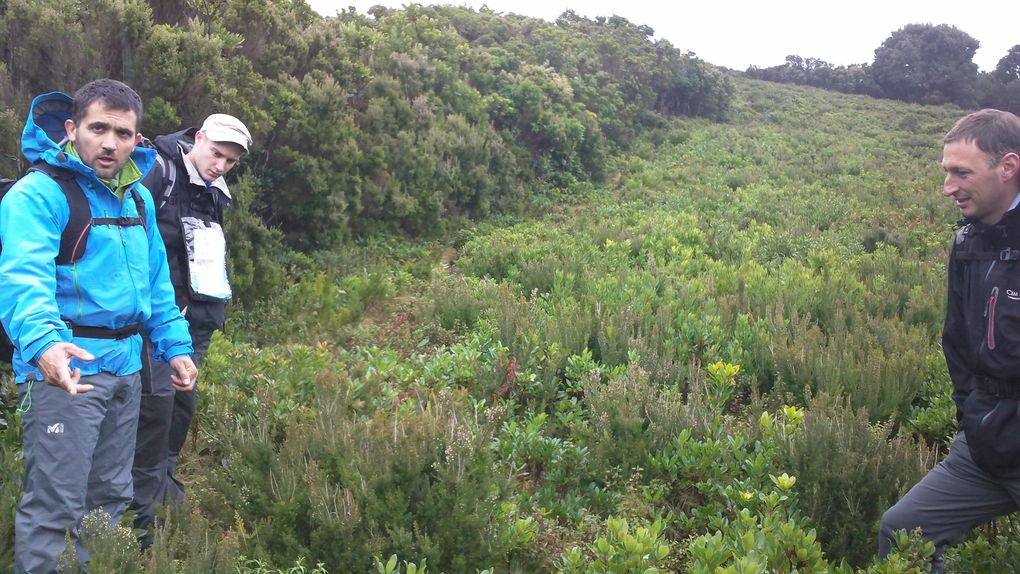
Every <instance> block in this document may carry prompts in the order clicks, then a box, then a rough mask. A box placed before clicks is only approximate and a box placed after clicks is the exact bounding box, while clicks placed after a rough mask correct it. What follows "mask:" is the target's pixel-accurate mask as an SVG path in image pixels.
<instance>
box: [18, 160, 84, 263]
mask: <svg viewBox="0 0 1020 574" xmlns="http://www.w3.org/2000/svg"><path fill="white" fill-rule="evenodd" d="M28 171H38V172H41V173H44V174H46V175H48V176H49V177H50V178H51V179H52V180H53V181H55V182H57V184H58V185H59V186H60V190H61V191H63V192H64V197H66V198H67V206H68V207H69V208H70V216H69V217H68V219H67V225H66V226H64V230H63V231H62V232H61V234H60V251H59V252H58V253H57V264H60V265H63V264H67V263H70V262H72V261H77V260H78V259H80V258H81V256H82V254H84V253H85V242H86V241H87V240H88V234H89V229H90V228H91V227H92V209H91V208H89V200H88V198H87V197H85V191H84V190H83V189H82V188H81V186H80V185H78V182H77V181H75V179H74V173H72V172H71V171H70V170H66V169H62V168H59V167H56V166H53V165H50V164H48V163H45V162H43V163H37V164H35V165H33V166H31V167H29V168H28Z"/></svg>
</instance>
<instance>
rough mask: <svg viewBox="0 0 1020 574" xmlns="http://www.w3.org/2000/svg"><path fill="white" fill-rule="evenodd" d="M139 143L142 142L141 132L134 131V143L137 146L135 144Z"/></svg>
mask: <svg viewBox="0 0 1020 574" xmlns="http://www.w3.org/2000/svg"><path fill="white" fill-rule="evenodd" d="M141 143H142V132H135V145H136V146H137V145H140V144H141Z"/></svg>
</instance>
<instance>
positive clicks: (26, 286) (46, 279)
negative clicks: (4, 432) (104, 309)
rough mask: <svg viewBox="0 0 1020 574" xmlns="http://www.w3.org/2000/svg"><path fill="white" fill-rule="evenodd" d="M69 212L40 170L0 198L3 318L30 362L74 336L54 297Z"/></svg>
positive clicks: (0, 301) (56, 186)
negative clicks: (1, 199)
mask: <svg viewBox="0 0 1020 574" xmlns="http://www.w3.org/2000/svg"><path fill="white" fill-rule="evenodd" d="M69 217H70V207H69V206H68V205H67V199H66V198H65V197H64V194H63V192H62V191H61V190H60V186H59V184H57V183H56V182H54V181H53V180H52V179H50V178H49V177H48V176H46V175H44V174H42V173H36V172H33V173H29V174H28V175H26V176H25V177H24V178H22V179H21V180H20V181H19V182H18V183H17V184H15V185H14V187H13V188H12V189H11V190H10V191H9V192H8V193H7V195H6V196H4V198H3V202H0V241H2V244H3V251H2V252H0V320H2V321H3V325H4V328H5V329H6V330H7V333H8V334H9V335H10V336H11V340H12V341H13V342H14V344H15V346H16V347H17V348H18V349H19V350H20V352H21V357H22V360H24V361H25V362H27V363H31V364H32V365H35V364H36V363H37V361H38V358H39V357H40V356H41V355H42V354H43V352H45V351H46V350H47V349H49V348H50V347H51V346H53V345H54V344H55V343H58V342H61V341H65V342H70V341H71V339H72V338H73V337H72V334H71V330H70V328H68V327H67V325H66V324H64V322H63V320H61V317H60V309H59V308H58V306H57V298H56V293H57V275H56V273H57V271H56V267H57V265H56V261H55V259H56V256H57V252H58V251H59V250H60V235H61V230H62V229H63V228H64V226H65V225H67V221H68V218H69Z"/></svg>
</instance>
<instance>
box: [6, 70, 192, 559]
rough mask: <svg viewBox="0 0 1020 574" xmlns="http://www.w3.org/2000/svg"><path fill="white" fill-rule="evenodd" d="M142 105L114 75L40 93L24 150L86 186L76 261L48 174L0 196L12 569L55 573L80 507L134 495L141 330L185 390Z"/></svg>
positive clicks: (116, 514)
mask: <svg viewBox="0 0 1020 574" xmlns="http://www.w3.org/2000/svg"><path fill="white" fill-rule="evenodd" d="M141 119H142V103H141V99H140V98H139V97H138V94H136V93H135V92H134V91H133V90H132V89H131V88H129V87H128V86H126V85H124V84H122V83H120V82H117V81H115V80H109V79H103V80H96V81H94V82H91V83H89V84H87V85H85V86H83V87H82V88H81V89H79V90H78V91H77V92H76V93H75V95H74V99H73V100H72V99H71V98H69V97H68V96H66V95H64V94H61V93H57V92H53V93H49V94H44V95H41V96H39V97H37V98H36V99H35V100H34V101H33V102H32V109H31V111H30V112H29V117H28V120H27V122H26V125H25V129H24V131H23V133H22V152H23V153H24V155H25V157H26V158H27V159H28V161H29V162H30V163H32V164H39V163H45V164H48V165H49V166H52V168H56V169H55V170H53V169H52V168H51V171H56V172H59V173H61V174H66V177H72V178H73V179H74V182H75V183H77V185H78V186H79V187H80V188H81V190H82V191H83V192H84V195H85V197H86V198H87V201H88V207H89V210H90V211H91V216H92V220H91V225H89V226H88V227H87V228H86V231H87V236H86V234H85V233H83V234H82V237H81V239H80V241H79V242H78V243H80V244H82V245H76V246H75V248H76V251H80V254H79V257H78V258H77V259H73V260H72V261H70V262H67V263H58V262H57V256H58V252H60V247H61V234H62V232H63V230H64V228H65V226H66V225H67V224H68V222H69V220H70V219H71V215H72V214H71V205H70V202H69V196H68V195H65V193H64V191H63V190H62V188H61V186H60V185H59V184H58V182H57V181H55V180H54V179H53V177H51V176H50V175H47V174H46V173H42V172H39V171H33V172H30V173H28V174H27V175H26V176H25V177H23V178H22V179H21V180H19V181H18V183H17V184H16V185H15V186H14V187H13V188H12V189H11V190H10V191H9V192H8V193H7V195H6V196H5V197H4V199H3V202H2V203H0V242H2V245H3V250H2V252H0V320H2V322H3V326H4V328H5V329H6V330H7V332H8V334H9V335H10V337H11V340H12V341H13V342H14V347H15V351H14V358H13V367H14V373H15V382H16V383H17V385H18V396H19V406H20V408H19V410H20V412H21V413H22V415H23V416H22V425H23V431H24V460H25V479H24V483H23V496H22V499H21V502H20V504H19V506H18V509H17V515H16V517H15V550H14V556H15V572H17V573H23V572H32V573H33V574H41V573H47V572H53V571H55V570H56V569H57V560H58V559H57V557H58V555H59V554H60V553H61V552H62V551H63V550H64V548H65V547H66V543H65V536H69V537H70V540H71V541H72V543H73V545H74V547H75V551H76V554H77V559H78V561H79V562H81V563H85V562H87V560H88V555H87V552H86V551H85V549H84V547H83V546H82V544H81V541H80V540H79V533H78V530H79V527H80V524H81V520H82V518H83V516H84V515H86V514H87V513H90V512H92V511H97V510H101V511H103V512H105V513H106V514H108V515H109V520H110V522H111V523H112V524H115V523H117V522H119V520H120V518H121V516H122V515H123V513H124V511H125V509H126V508H127V506H128V504H129V503H130V502H131V496H132V482H131V463H132V459H133V456H134V444H135V433H136V425H137V420H138V405H139V397H140V392H141V384H140V379H139V370H140V369H141V358H140V357H141V348H142V335H141V334H142V333H144V334H145V335H147V336H148V337H149V338H150V340H151V341H152V345H153V352H152V354H153V358H154V359H155V360H157V361H162V362H168V363H169V364H170V366H171V368H172V369H173V371H174V376H173V380H174V383H175V385H176V386H177V388H178V389H179V390H181V391H188V390H190V389H192V388H193V387H194V384H195V379H196V377H197V369H196V368H195V365H194V363H193V362H192V360H191V354H192V345H191V339H190V337H189V335H188V324H187V321H186V320H185V319H184V317H183V316H182V315H181V313H180V311H179V310H178V308H177V306H176V304H175V303H174V293H173V287H172V286H171V284H170V278H169V275H168V272H167V260H166V251H165V249H164V246H163V241H162V239H161V238H160V235H159V230H158V229H157V226H156V220H155V215H156V210H155V208H154V205H153V201H152V196H151V195H150V194H149V192H148V190H146V189H145V188H144V187H143V186H142V185H141V184H140V181H141V179H142V177H143V176H144V175H145V173H146V172H147V171H148V170H149V168H150V167H151V166H152V164H153V161H154V155H155V152H153V151H152V150H148V149H144V148H136V147H135V146H136V145H137V144H138V143H139V141H140V139H141V135H140V133H139V131H138V129H139V125H140V123H141Z"/></svg>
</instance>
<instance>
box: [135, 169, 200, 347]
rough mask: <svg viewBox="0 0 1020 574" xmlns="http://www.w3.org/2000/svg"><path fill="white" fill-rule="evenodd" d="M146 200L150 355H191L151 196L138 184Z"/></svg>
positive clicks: (147, 322) (189, 340)
mask: <svg viewBox="0 0 1020 574" xmlns="http://www.w3.org/2000/svg"><path fill="white" fill-rule="evenodd" d="M135 192H137V193H140V194H141V196H142V198H143V200H144V201H145V233H146V236H147V237H148V240H149V293H150V296H151V306H152V313H151V314H150V315H149V319H148V320H147V321H145V323H144V324H143V329H144V331H145V334H146V336H148V337H149V340H150V341H151V342H152V356H153V358H154V359H156V360H157V361H163V362H166V361H169V360H170V359H173V358H174V357H179V356H182V355H191V354H192V352H193V347H192V343H191V335H190V333H189V332H188V321H187V320H186V319H185V318H184V315H182V314H181V311H180V309H178V308H177V303H176V301H175V299H174V288H173V285H171V283H170V269H169V267H168V266H167V261H166V247H165V246H164V245H163V237H162V236H161V235H160V233H159V228H158V227H157V225H156V206H155V205H154V204H153V200H152V195H151V194H150V193H149V191H148V190H147V189H146V188H145V187H144V186H143V185H141V184H138V185H137V186H136V188H135Z"/></svg>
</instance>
